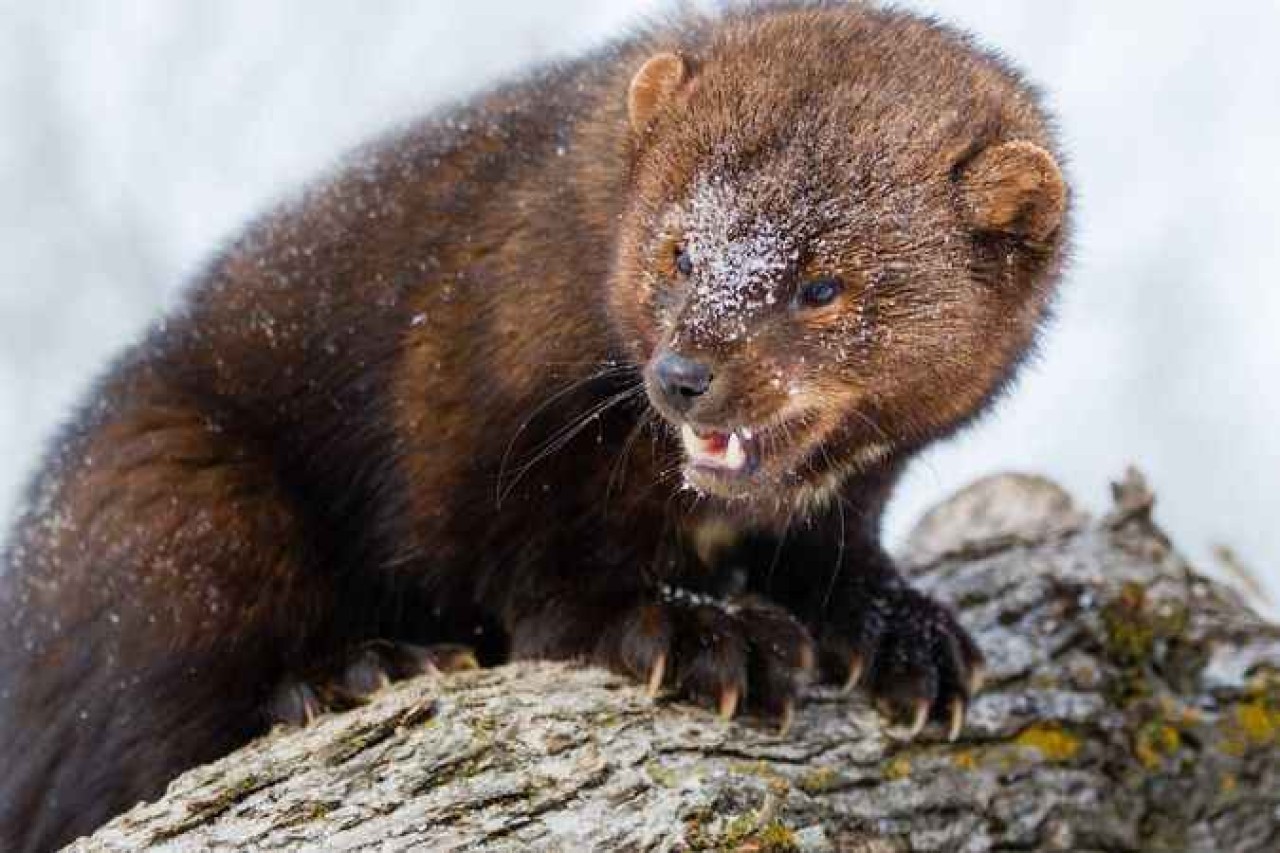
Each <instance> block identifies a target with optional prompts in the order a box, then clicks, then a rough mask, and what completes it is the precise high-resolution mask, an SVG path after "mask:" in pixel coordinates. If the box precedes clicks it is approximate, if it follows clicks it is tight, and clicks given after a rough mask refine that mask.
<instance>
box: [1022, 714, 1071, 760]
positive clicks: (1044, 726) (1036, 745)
mask: <svg viewBox="0 0 1280 853" xmlns="http://www.w3.org/2000/svg"><path fill="white" fill-rule="evenodd" d="M1014 743H1016V744H1017V745H1018V746H1023V747H1028V748H1030V749H1034V750H1036V751H1038V752H1039V753H1040V754H1041V755H1043V756H1044V757H1045V759H1046V760H1048V761H1052V762H1054V763H1059V764H1060V763H1065V762H1068V761H1071V760H1072V759H1074V758H1075V757H1076V756H1077V755H1079V754H1080V748H1081V746H1082V745H1083V742H1082V741H1081V740H1080V738H1079V737H1078V736H1077V735H1075V734H1073V733H1071V732H1069V731H1067V729H1065V728H1064V727H1063V726H1061V725H1059V724H1057V723H1035V724H1034V725H1032V726H1030V727H1028V728H1026V729H1023V731H1022V732H1021V733H1020V734H1019V735H1018V737H1017V738H1015V739H1014Z"/></svg>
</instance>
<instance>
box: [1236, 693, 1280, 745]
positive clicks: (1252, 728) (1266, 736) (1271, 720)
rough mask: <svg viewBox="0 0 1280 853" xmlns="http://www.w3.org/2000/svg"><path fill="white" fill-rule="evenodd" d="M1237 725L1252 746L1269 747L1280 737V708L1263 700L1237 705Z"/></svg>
mask: <svg viewBox="0 0 1280 853" xmlns="http://www.w3.org/2000/svg"><path fill="white" fill-rule="evenodd" d="M1236 724H1237V725H1238V726H1239V727H1240V731H1241V732H1242V733H1243V734H1244V736H1245V738H1246V739H1247V740H1248V741H1249V744H1250V745H1251V746H1267V745H1269V744H1272V743H1275V742H1276V739H1277V737H1280V708H1273V707H1271V706H1270V705H1268V704H1267V702H1266V701H1265V700H1264V699H1262V698H1258V699H1254V700H1253V701H1252V702H1246V703H1245V704H1243V705H1237V706H1236Z"/></svg>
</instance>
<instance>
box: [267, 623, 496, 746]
mask: <svg viewBox="0 0 1280 853" xmlns="http://www.w3.org/2000/svg"><path fill="white" fill-rule="evenodd" d="M477 667H478V664H477V663H476V658H475V654H474V653H473V652H472V651H471V650H470V649H468V648H467V647H466V646H458V645H437V646H416V645H413V644H410V643H395V642H391V641H389V640H372V641H370V642H367V643H361V644H360V645H358V646H356V647H354V648H352V649H351V650H350V651H349V652H348V653H347V654H345V655H343V656H341V657H340V658H339V659H338V660H336V661H331V662H330V663H329V664H328V665H326V666H323V667H320V668H318V669H317V670H314V671H312V672H311V673H310V674H309V675H308V676H306V677H289V678H286V679H285V680H284V681H282V682H281V683H280V685H279V686H278V687H276V689H275V691H274V692H273V693H272V695H271V697H270V698H269V699H268V700H267V703H266V705H265V708H264V710H265V713H266V716H267V720H268V722H269V723H270V724H272V725H274V724H283V725H286V726H305V725H308V724H310V723H311V722H312V721H313V720H314V719H315V718H316V717H318V716H320V715H321V714H323V713H325V712H326V711H345V710H348V709H350V708H354V707H356V706H358V705H363V704H364V703H365V702H367V701H368V700H369V697H370V696H372V695H373V694H374V693H377V692H378V691H379V690H381V689H382V688H384V687H386V686H387V685H389V684H391V683H392V682H396V681H402V680H404V679H406V678H413V677H414V676H418V675H438V674H440V673H442V672H458V671H461V670H468V669H476V668H477Z"/></svg>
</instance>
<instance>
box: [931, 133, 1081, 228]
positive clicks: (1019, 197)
mask: <svg viewBox="0 0 1280 853" xmlns="http://www.w3.org/2000/svg"><path fill="white" fill-rule="evenodd" d="M956 180H957V181H958V183H959V187H960V203H961V206H962V207H963V211H964V215H965V217H966V218H967V220H968V222H969V224H970V225H971V226H972V227H973V228H974V229H975V230H977V231H980V232H986V233H994V234H1004V235H1008V236H1011V237H1018V238H1020V239H1023V240H1027V241H1030V242H1042V241H1044V240H1046V239H1048V238H1049V237H1050V236H1052V235H1053V233H1054V232H1055V231H1057V230H1058V227H1059V226H1060V225H1061V224H1062V219H1063V216H1064V215H1065V213H1066V206H1067V185H1066V183H1065V182H1064V181H1063V179H1062V172H1061V171H1060V170H1059V169H1058V164H1057V163H1056V162H1055V161H1054V159H1053V155H1052V154H1050V153H1049V152H1048V151H1045V150H1044V149H1043V148H1041V147H1040V146H1039V145H1036V144H1034V143H1031V142H1023V141H1015V142H1004V143H1000V144H997V145H992V146H991V147H990V148H987V149H985V150H984V151H981V152H979V153H978V155H977V156H976V157H974V158H973V159H972V160H970V161H969V162H968V163H965V164H964V165H963V166H962V167H961V169H960V172H959V174H958V175H957V177H956Z"/></svg>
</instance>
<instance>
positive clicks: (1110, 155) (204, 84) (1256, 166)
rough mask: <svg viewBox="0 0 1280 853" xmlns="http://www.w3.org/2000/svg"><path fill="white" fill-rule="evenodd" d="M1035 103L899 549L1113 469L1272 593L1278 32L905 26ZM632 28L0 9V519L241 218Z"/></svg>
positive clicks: (277, 9) (1043, 10)
mask: <svg viewBox="0 0 1280 853" xmlns="http://www.w3.org/2000/svg"><path fill="white" fill-rule="evenodd" d="M906 5H908V6H910V7H913V8H918V9H923V10H926V11H929V12H933V13H936V14H937V15H939V16H941V17H943V18H944V19H946V20H949V21H952V22H955V23H958V24H960V25H962V26H964V27H966V28H969V29H972V30H973V31H975V32H977V33H978V34H980V36H981V38H982V40H983V41H984V42H985V43H987V44H991V45H996V46H998V47H1000V48H1001V49H1002V50H1003V51H1004V52H1005V53H1006V54H1007V55H1008V56H1009V57H1011V58H1012V59H1013V60H1015V61H1016V62H1017V63H1018V64H1019V65H1021V66H1022V67H1023V68H1024V69H1026V70H1027V71H1028V72H1029V74H1030V76H1031V77H1032V78H1033V79H1034V80H1035V81H1037V82H1039V83H1040V84H1041V85H1042V86H1043V87H1044V88H1045V89H1046V90H1047V91H1048V92H1049V93H1050V95H1051V97H1050V103H1051V104H1052V106H1053V108H1054V109H1055V110H1056V111H1057V113H1058V115H1059V117H1060V119H1061V124H1062V127H1063V136H1064V143H1065V147H1066V149H1067V150H1068V151H1069V152H1070V156H1071V174H1072V176H1073V179H1074V181H1075V185H1076V188H1077V192H1078V194H1077V201H1078V206H1077V214H1078V220H1077V221H1078V225H1079V228H1078V251H1077V260H1076V263H1075V266H1074V270H1073V272H1072V274H1071V276H1070V280H1069V284H1068V287H1067V288H1066V292H1065V297H1064V299H1063V301H1062V305H1061V314H1060V318H1059V322H1058V324H1057V327H1056V328H1055V329H1053V332H1052V334H1051V336H1050V337H1049V338H1048V342H1047V346H1046V347H1045V350H1044V354H1043V358H1042V359H1041V361H1040V362H1039V363H1038V364H1036V365H1034V366H1033V368H1032V370H1031V372H1030V373H1029V374H1028V375H1027V376H1026V377H1025V381H1024V382H1023V385H1022V388H1021V389H1020V391H1019V393H1018V394H1016V395H1015V396H1014V397H1013V398H1012V399H1010V400H1009V401H1007V403H1006V405H1005V406H1004V407H1003V408H1002V409H1001V410H1000V412H999V414H998V415H997V416H995V417H994V418H992V419H990V420H989V421H987V422H986V423H985V424H984V425H983V426H982V427H981V428H979V429H977V430H973V431H971V432H970V433H968V434H967V435H965V436H963V437H962V438H961V439H959V440H957V441H954V442H952V443H951V444H949V445H947V446H946V447H944V448H941V449H939V450H937V451H935V452H933V453H931V454H930V455H929V456H928V457H927V459H925V460H923V461H921V462H920V463H918V464H917V466H916V467H915V469H914V471H913V472H912V474H911V476H910V477H909V479H908V482H907V483H906V485H905V488H904V489H903V490H902V491H901V493H900V495H899V496H898V498H897V499H896V501H895V503H894V505H893V507H892V512H891V517H890V533H891V535H892V536H893V537H894V538H897V537H900V536H901V535H902V533H903V532H904V531H905V529H906V528H907V527H908V525H909V523H910V522H911V520H912V519H914V518H915V517H916V516H917V515H918V514H919V512H920V511H921V510H922V509H923V508H924V507H925V506H926V505H928V504H929V503H931V502H933V501H934V500H936V499H938V498H940V497H942V496H943V495H945V494H946V493H948V492H950V491H951V490H952V489H954V488H955V487H957V486H959V485H961V484H963V483H965V482H966V481H968V480H970V479H971V478H973V477H975V476H977V475H980V474H984V473H988V472H991V471H995V470H999V469H1011V468H1012V469H1024V470H1034V471H1042V472H1045V473H1047V474H1049V475H1050V476H1052V477H1054V478H1056V479H1057V480H1059V481H1060V482H1062V483H1064V484H1065V485H1067V486H1068V487H1069V488H1070V489H1072V490H1073V491H1074V492H1075V493H1076V494H1077V495H1078V496H1080V497H1081V498H1083V499H1085V500H1086V501H1087V502H1088V503H1090V504H1091V505H1092V506H1094V507H1095V508H1097V507H1101V506H1102V505H1103V504H1104V500H1105V487H1106V484H1107V482H1108V481H1109V480H1110V479H1112V478H1114V477H1116V476H1117V475H1119V474H1120V473H1121V472H1122V470H1123V469H1124V467H1125V466H1126V465H1127V464H1128V463H1130V462H1133V463H1137V464H1138V465H1140V466H1141V467H1142V468H1143V469H1144V470H1145V471H1146V472H1147V474H1148V475H1149V476H1150V479H1151V480H1152V482H1153V483H1154V485H1155V487H1156V488H1157V490H1158V493H1159V495H1160V505H1159V508H1158V514H1159V518H1160V519H1161V520H1162V521H1163V522H1164V524H1165V525H1166V527H1167V528H1169V529H1170V530H1171V532H1172V533H1173V535H1174V536H1175V538H1176V539H1177V540H1178V541H1179V542H1180V543H1181V544H1182V545H1183V546H1184V548H1186V549H1187V550H1188V551H1189V552H1190V553H1191V554H1192V555H1193V557H1194V558H1195V559H1196V560H1197V561H1198V562H1199V563H1200V564H1202V565H1204V566H1205V567H1206V568H1211V566H1212V562H1213V560H1212V558H1211V557H1210V547H1211V545H1213V544H1214V543H1229V544H1230V545H1232V546H1233V547H1234V548H1235V549H1236V551H1237V552H1238V553H1239V554H1240V556H1241V558H1242V559H1243V561H1244V562H1245V564H1246V565H1251V566H1252V567H1254V569H1255V570H1256V571H1257V572H1258V573H1259V574H1260V575H1262V576H1263V577H1264V578H1265V579H1266V581H1267V583H1268V585H1269V586H1270V589H1271V592H1272V594H1273V596H1275V595H1276V594H1277V593H1280V498H1278V497H1277V476H1278V475H1280V395H1278V394H1277V381H1278V376H1280V341H1278V340H1277V336H1278V335H1280V168H1277V160H1276V158H1277V153H1278V152H1280V48H1278V45H1280V4H1277V3H1276V2H1273V0H1236V1H1235V2H1221V3H1205V2H1203V0H1161V2H1155V0H1140V2H1125V3H1116V2H1113V0H1077V2H1056V3H1040V2H1031V0H1025V2H995V0H934V2H928V0H917V2H911V3H907V4H906ZM666 7H667V5H666V4H665V3H662V2H652V0H619V1H618V2H601V0H538V2H523V0H467V2H455V0H448V2H446V0H382V2H378V3H350V2H338V0H323V2H321V0H305V2H304V0H296V2H271V3H268V2H262V0H218V2H216V3H206V2H197V0H184V1H183V2H178V0H114V2H93V0H84V2H77V3H71V2H39V3H34V2H29V0H0V517H7V516H9V515H10V514H11V513H12V512H13V511H14V510H15V508H16V506H17V501H18V493H19V486H20V484H21V482H22V481H23V480H25V478H26V477H27V476H28V475H29V473H30V471H31V469H32V467H33V465H34V463H35V460H36V459H37V456H38V453H39V451H40V449H41V446H42V443H43V442H44V441H45V440H47V437H48V436H49V435H50V433H51V431H52V430H53V429H54V428H55V425H56V424H57V423H58V422H59V421H60V420H61V419H63V418H64V417H66V415H67V412H68V410H69V407H70V406H71V404H72V403H73V401H74V400H76V398H77V396H78V395H80V394H81V393H82V392H83V390H84V388H85V386H86V384H87V383H88V382H89V381H90V379H91V378H92V377H93V376H94V375H95V374H96V373H97V372H98V371H99V370H100V369H101V368H102V366H103V365H104V363H105V360H106V359H107V358H108V357H109V356H110V355H111V354H112V353H114V352H115V351H117V350H118V349H119V348H120V347H122V346H123V345H124V344H126V343H127V342H129V341H130V340H132V339H134V338H135V337H136V336H137V335H138V334H139V332H140V330H141V329H142V328H143V326H144V324H145V323H146V322H147V321H148V320H149V319H150V318H152V317H154V316H155V315H156V313H157V312H158V311H159V310H161V308H162V307H163V306H164V305H166V304H168V303H170V302H171V301H172V300H173V298H174V295H175V294H176V293H177V291H178V290H179V289H180V288H181V286H182V283H183V281H184V278H185V277H186V276H187V275H189V274H190V273H191V272H192V271H193V270H194V269H196V268H197V267H198V266H199V265H200V264H201V262H202V260H203V259H204V258H205V257H207V256H208V255H209V253H210V252H211V251H212V250H213V249H214V248H215V247H216V246H217V245H218V244H219V243H220V242H221V241H223V240H225V239H227V238H228V236H229V235H231V234H233V233H234V232H235V231H236V229H237V228H238V227H240V226H241V225H242V224H243V223H244V222H245V221H246V220H247V218H248V217H250V216H251V215H253V214H254V213H255V212H257V211H260V210H262V209H263V207H264V206H265V205H268V204H270V203H271V202H272V200H273V199H276V198H278V197H280V196H281V194H282V193H284V192H286V191H287V190H289V189H290V188H293V187H296V186H297V185H298V184H299V183H301V182H303V181H305V180H306V179H307V178H308V177H309V176H312V175H314V174H315V173H316V172H317V171H318V170H319V169H321V168H323V167H324V166H325V165H326V164H328V163H329V162H330V161H332V160H333V158H334V157H335V156H336V155H338V154H340V153H341V152H343V151H344V150H345V149H347V148H349V147H350V146H351V145H353V144H354V143H356V142H358V141H360V140H361V139H363V138H364V137H366V136H368V135H370V134H371V133H374V132H376V131H378V130H379V129H381V128H384V127H386V126H387V125H389V124H392V123H395V122H397V121H400V120H403V119H406V118H409V117H412V116H414V115H416V114H418V113H420V112H422V111H424V110H427V109H429V108H431V107H432V106H433V105H435V104H437V103H439V102H441V101H443V100H448V99H453V98H458V97H462V96H465V95H466V94H467V93H469V92H472V91H474V90H476V89H477V88H479V87H482V86H484V85H485V84H487V83H489V82H490V81H493V80H494V79H496V78H498V77H500V76H501V75H504V74H507V73H510V72H512V71H515V70H517V69H519V68H521V67H522V66H525V65H527V64H528V63H530V62H534V61H537V60H540V59H543V58H547V57H551V56H555V55H563V54H565V53H570V52H573V51H578V50H581V49H584V48H586V47H589V46H591V45H594V44H597V43H598V42H599V41H600V40H601V39H603V38H605V37H607V36H608V35H610V34H613V33H617V32H619V31H620V28H622V27H624V26H625V25H626V23H627V22H628V21H631V20H635V19H636V17H637V15H638V14H642V13H647V12H650V13H651V12H655V11H659V10H661V9H663V8H666Z"/></svg>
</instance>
